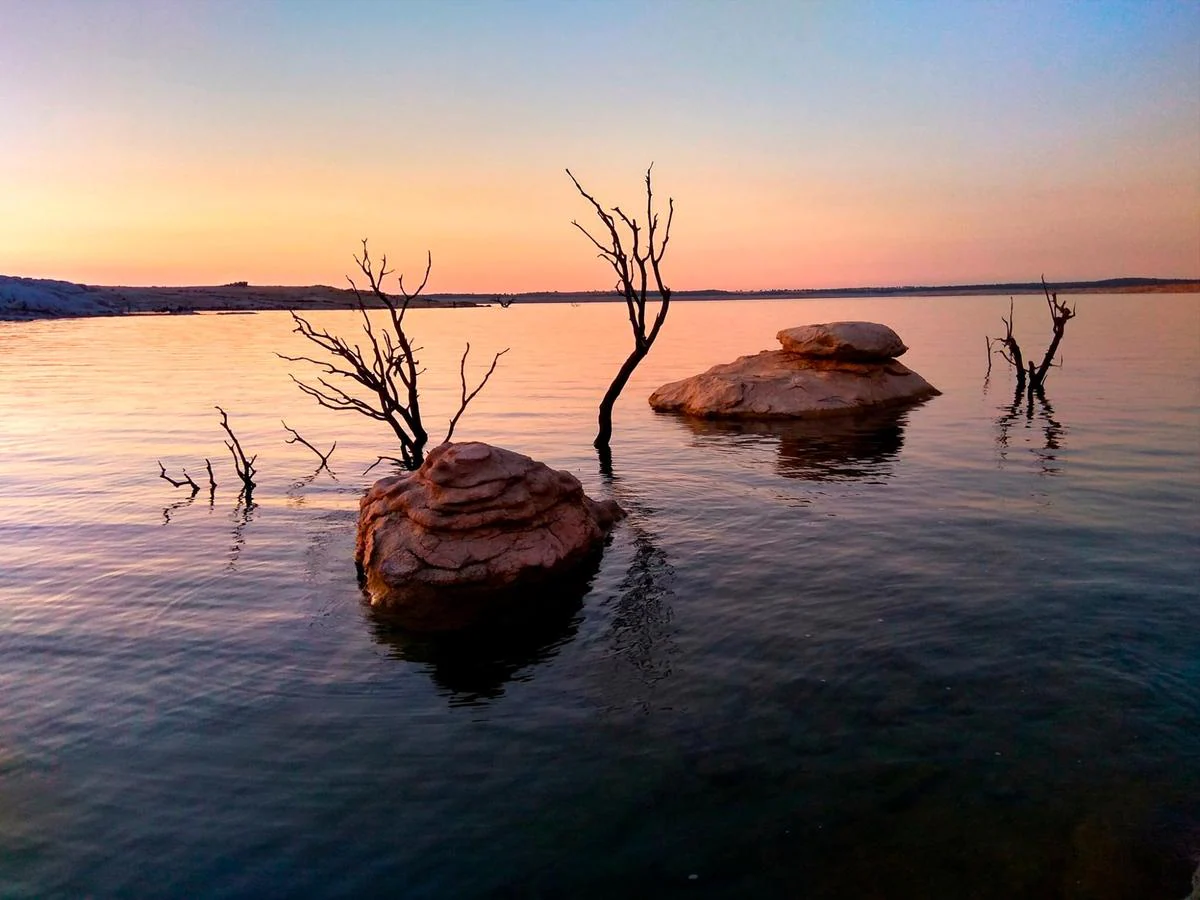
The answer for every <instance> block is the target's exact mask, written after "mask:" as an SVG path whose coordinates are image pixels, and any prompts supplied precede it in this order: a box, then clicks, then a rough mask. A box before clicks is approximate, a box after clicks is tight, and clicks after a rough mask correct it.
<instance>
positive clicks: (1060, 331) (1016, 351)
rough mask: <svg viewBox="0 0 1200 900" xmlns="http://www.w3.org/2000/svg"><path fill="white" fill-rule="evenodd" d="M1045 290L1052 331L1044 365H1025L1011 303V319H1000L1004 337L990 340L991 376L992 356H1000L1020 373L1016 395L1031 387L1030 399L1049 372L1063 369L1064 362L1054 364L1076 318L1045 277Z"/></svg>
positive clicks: (1042, 363)
mask: <svg viewBox="0 0 1200 900" xmlns="http://www.w3.org/2000/svg"><path fill="white" fill-rule="evenodd" d="M1042 290H1043V291H1044V292H1045V295H1046V306H1047V307H1048V308H1049V310H1050V322H1051V327H1052V329H1053V331H1052V334H1051V337H1050V344H1049V346H1047V347H1046V352H1045V354H1044V355H1043V356H1042V361H1041V363H1040V364H1038V365H1034V362H1033V360H1028V361H1026V360H1025V359H1024V357H1023V356H1022V354H1021V345H1020V344H1018V343H1017V339H1016V338H1015V337H1013V318H1014V317H1013V306H1012V301H1011V300H1009V304H1008V318H1007V319H1006V318H1004V317H1003V316H1001V321H1002V322H1003V323H1004V332H1005V333H1004V337H998V338H991V337H989V338H988V339H987V346H988V374H989V375H990V374H991V371H992V353H996V354H999V356H1000V357H1001V358H1002V359H1003V360H1004V361H1005V362H1007V363H1008V364H1009V365H1010V366H1012V367H1013V369H1015V370H1016V373H1017V391H1018V393H1019V392H1021V391H1023V390H1025V388H1026V387H1028V389H1029V392H1030V395H1031V396H1032V394H1033V392H1035V391H1039V390H1041V389H1042V387H1043V385H1045V383H1046V376H1047V375H1049V374H1050V369H1051V368H1053V367H1056V366H1060V365H1062V363H1061V362H1055V357H1056V356H1057V355H1058V347H1059V344H1061V343H1062V339H1063V335H1064V334H1065V333H1066V329H1067V322H1068V321H1070V320H1071V319H1073V318H1075V309H1074V308H1073V307H1071V306H1068V305H1067V304H1066V303H1065V302H1062V301H1060V300H1059V299H1058V294H1057V293H1052V292H1051V291H1050V288H1049V286H1048V285H1047V284H1046V278H1045V276H1043V277H1042Z"/></svg>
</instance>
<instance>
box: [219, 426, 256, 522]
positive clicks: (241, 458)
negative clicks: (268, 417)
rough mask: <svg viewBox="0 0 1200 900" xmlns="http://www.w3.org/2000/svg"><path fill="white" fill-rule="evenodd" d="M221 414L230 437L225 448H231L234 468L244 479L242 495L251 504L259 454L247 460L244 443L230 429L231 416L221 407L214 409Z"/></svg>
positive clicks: (239, 476)
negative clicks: (255, 466) (243, 447)
mask: <svg viewBox="0 0 1200 900" xmlns="http://www.w3.org/2000/svg"><path fill="white" fill-rule="evenodd" d="M214 408H215V409H216V411H217V412H219V413H220V414H221V427H222V428H224V429H225V433H226V434H228V435H229V440H227V441H226V442H225V446H226V447H228V448H229V454H230V456H232V457H233V467H234V469H235V470H236V471H237V474H238V478H240V479H242V493H243V494H245V496H246V503H247V504H249V503H250V495H251V494H252V493H253V492H254V475H255V471H254V461H255V460H256V459H258V454H257V453H256V454H254V455H253V456H251V457H250V458H249V459H247V458H246V452H245V451H244V450H242V443H241V441H239V440H238V439H237V435H236V434H234V433H233V429H232V428H230V427H229V416H228V415H226V413H225V410H223V409H221V407H219V406H217V407H214Z"/></svg>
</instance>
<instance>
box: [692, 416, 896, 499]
mask: <svg viewBox="0 0 1200 900" xmlns="http://www.w3.org/2000/svg"><path fill="white" fill-rule="evenodd" d="M912 408H913V407H912V406H903V407H892V408H889V409H883V410H876V411H870V412H861V413H854V414H849V415H840V416H827V417H824V418H819V419H757V420H751V419H748V420H739V419H696V418H692V417H690V416H681V417H678V418H679V420H680V422H681V423H682V424H683V425H684V426H685V427H686V428H687V429H688V430H689V431H690V432H691V433H692V434H693V435H695V436H696V437H697V438H699V439H700V441H701V442H703V443H721V444H732V445H737V444H738V443H740V442H743V441H744V440H746V439H747V438H748V439H751V440H758V441H762V440H764V439H765V440H768V441H771V440H773V441H774V442H775V443H776V449H777V452H778V461H777V463H776V465H777V469H778V471H779V474H780V475H783V476H784V477H786V478H800V479H804V480H806V481H859V480H863V479H879V478H888V477H891V475H892V474H893V473H892V467H893V464H894V463H895V461H896V458H897V457H898V456H899V455H900V451H901V449H902V448H903V447H904V429H905V427H906V425H907V424H908V414H909V412H910V410H911V409H912Z"/></svg>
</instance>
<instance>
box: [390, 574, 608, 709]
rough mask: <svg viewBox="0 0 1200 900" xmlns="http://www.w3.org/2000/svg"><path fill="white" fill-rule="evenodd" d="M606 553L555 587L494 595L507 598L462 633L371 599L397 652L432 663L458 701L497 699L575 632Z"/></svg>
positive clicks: (433, 673) (454, 701)
mask: <svg viewBox="0 0 1200 900" xmlns="http://www.w3.org/2000/svg"><path fill="white" fill-rule="evenodd" d="M600 558H601V554H600V553H596V554H594V555H593V557H592V558H591V559H589V560H588V562H587V563H585V564H584V565H583V566H581V567H580V568H579V569H578V570H577V571H576V572H574V573H572V574H571V575H570V576H568V577H567V578H564V579H559V580H557V581H555V582H554V584H553V585H550V586H542V587H537V588H525V589H522V590H520V591H515V592H513V593H511V594H510V595H508V596H507V597H500V598H493V599H498V600H499V603H500V607H499V608H498V609H497V610H496V611H495V612H493V613H492V614H491V615H489V616H488V617H486V618H485V619H483V620H480V621H478V622H477V623H476V624H474V625H472V626H471V627H469V628H464V629H461V630H458V631H447V632H414V631H410V630H408V629H406V628H405V627H404V626H403V624H402V623H401V622H400V621H399V620H398V619H397V618H396V617H395V616H394V615H389V613H388V612H387V611H386V610H382V609H379V608H377V607H374V606H371V605H369V604H368V605H367V610H368V613H367V614H368V617H369V619H370V621H371V626H372V630H373V636H374V638H375V640H377V641H378V642H379V643H380V644H383V645H384V646H385V647H387V648H388V651H389V653H390V654H391V655H392V656H394V657H395V658H397V659H403V660H407V661H409V662H415V663H420V664H422V665H424V666H425V667H426V670H427V671H428V672H429V675H430V677H431V678H432V679H433V681H434V683H435V684H436V685H437V686H438V687H440V688H441V689H442V690H444V691H447V692H448V693H450V694H451V698H450V702H451V705H455V706H457V705H473V704H478V703H483V702H487V701H489V700H494V699H496V698H497V697H500V696H502V695H503V694H504V686H505V685H506V684H507V683H508V682H510V681H513V680H523V678H525V677H529V676H528V674H527V673H526V670H528V669H530V668H532V667H535V666H538V665H540V664H542V663H545V662H546V661H548V660H550V659H553V658H554V657H555V656H556V655H557V654H558V651H559V650H560V649H561V648H562V647H563V645H565V644H566V643H568V642H569V641H570V640H571V639H572V638H574V637H575V634H576V633H577V632H578V630H579V624H580V622H581V621H582V615H581V610H582V608H583V598H584V596H585V595H586V594H587V592H588V591H589V590H590V589H591V584H592V579H593V578H594V577H595V575H596V572H597V571H598V569H599V566H600Z"/></svg>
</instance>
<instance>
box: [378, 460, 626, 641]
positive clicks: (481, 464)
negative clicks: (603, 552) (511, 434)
mask: <svg viewBox="0 0 1200 900" xmlns="http://www.w3.org/2000/svg"><path fill="white" fill-rule="evenodd" d="M623 516H624V513H623V512H622V510H621V508H620V507H619V506H617V504H616V503H615V502H613V501H611V500H607V501H599V502H598V501H595V500H592V499H591V498H589V497H587V496H586V495H585V494H584V493H583V487H582V485H580V483H579V480H578V479H576V478H575V476H574V475H571V474H570V473H569V472H560V471H556V470H554V469H551V468H550V467H548V466H546V465H545V464H543V463H540V462H536V461H535V460H532V459H530V458H529V457H528V456H523V455H521V454H519V453H514V452H513V451H511V450H505V449H503V448H501V447H493V446H490V445H488V444H483V443H462V444H443V445H442V446H440V447H438V448H437V449H435V450H433V451H432V452H431V453H430V454H429V456H428V457H426V459H425V463H424V465H422V466H421V468H419V469H418V470H417V471H415V472H412V473H409V474H406V475H398V476H394V477H391V478H383V479H380V480H379V481H377V482H375V484H374V485H372V486H371V488H370V489H369V490H368V491H367V493H366V495H365V496H364V497H363V499H362V502H361V504H360V508H359V515H358V537H357V542H356V547H355V561H356V562H357V564H358V567H359V571H360V573H361V574H362V576H363V578H364V580H365V585H366V589H367V593H368V594H369V596H370V599H371V603H372V604H373V605H374V606H376V607H378V608H381V609H385V610H387V611H389V612H392V613H395V614H397V615H398V616H399V617H401V619H402V621H403V622H404V624H405V625H407V626H408V627H411V628H416V629H423V630H443V629H447V628H458V627H462V626H464V625H467V624H471V623H472V622H473V621H475V620H477V619H478V618H479V617H480V615H483V614H485V613H486V612H487V611H488V610H489V609H492V608H495V607H498V606H504V605H511V604H512V603H513V602H520V601H521V596H520V594H521V591H523V590H525V589H527V588H530V587H531V586H544V585H547V584H550V583H553V582H554V581H555V580H556V579H558V578H560V577H565V576H567V575H569V574H571V573H573V572H575V571H577V570H578V569H579V568H580V566H581V565H583V564H584V563H585V562H586V561H587V560H588V559H589V558H591V557H592V556H593V555H594V553H595V552H596V551H597V550H598V549H599V547H600V546H601V545H602V543H603V541H604V539H605V537H606V536H607V535H608V533H609V531H610V530H611V529H612V526H613V523H614V522H616V521H617V520H618V519H620V518H622V517H623Z"/></svg>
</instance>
